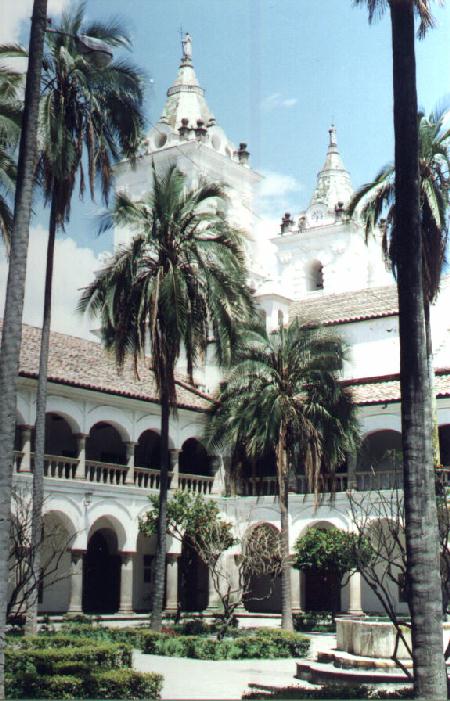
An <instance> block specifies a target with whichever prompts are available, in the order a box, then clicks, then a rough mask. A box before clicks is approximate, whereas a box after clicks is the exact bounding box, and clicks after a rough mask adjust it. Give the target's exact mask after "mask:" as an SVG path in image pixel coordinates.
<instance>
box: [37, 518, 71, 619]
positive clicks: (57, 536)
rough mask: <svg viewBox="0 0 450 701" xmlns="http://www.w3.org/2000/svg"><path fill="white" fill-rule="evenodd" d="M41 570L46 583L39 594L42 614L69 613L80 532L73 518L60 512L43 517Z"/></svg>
mask: <svg viewBox="0 0 450 701" xmlns="http://www.w3.org/2000/svg"><path fill="white" fill-rule="evenodd" d="M43 533H44V536H43V539H42V545H41V553H40V554H41V562H40V564H41V570H42V571H43V573H44V580H43V584H42V587H41V590H40V592H39V599H40V601H39V610H40V611H45V612H47V613H61V612H64V611H67V609H68V607H69V600H70V588H71V580H70V575H71V555H70V550H71V548H72V547H73V544H74V541H75V537H76V532H75V525H74V523H73V522H72V520H71V519H70V517H69V516H68V515H67V514H66V513H64V512H62V511H60V510H56V509H54V510H53V509H50V510H47V511H46V512H45V513H44V514H43Z"/></svg>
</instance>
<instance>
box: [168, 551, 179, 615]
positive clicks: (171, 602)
mask: <svg viewBox="0 0 450 701" xmlns="http://www.w3.org/2000/svg"><path fill="white" fill-rule="evenodd" d="M179 557H180V553H168V554H167V560H166V611H176V610H177V607H178V558H179Z"/></svg>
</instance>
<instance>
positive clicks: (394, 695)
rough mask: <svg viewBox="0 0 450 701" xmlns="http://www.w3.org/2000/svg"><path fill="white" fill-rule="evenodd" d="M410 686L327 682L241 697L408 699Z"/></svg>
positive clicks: (251, 692) (253, 693) (262, 700)
mask: <svg viewBox="0 0 450 701" xmlns="http://www.w3.org/2000/svg"><path fill="white" fill-rule="evenodd" d="M411 694H412V691H411V688H408V687H402V688H400V689H383V688H381V689H377V688H375V687H371V686H366V685H365V684H362V685H357V686H351V687H350V686H346V685H338V684H329V685H328V684H327V685H325V686H321V687H316V688H313V689H311V688H309V689H305V688H303V687H301V686H286V687H278V688H276V687H269V688H268V689H267V690H264V691H259V690H258V691H250V692H247V693H245V694H244V695H243V696H242V698H243V699H260V701H264V699H267V700H268V701H269V699H270V700H272V699H299V700H300V699H302V700H303V699H320V700H321V701H323V700H324V699H344V700H345V701H347V700H348V699H408V698H411Z"/></svg>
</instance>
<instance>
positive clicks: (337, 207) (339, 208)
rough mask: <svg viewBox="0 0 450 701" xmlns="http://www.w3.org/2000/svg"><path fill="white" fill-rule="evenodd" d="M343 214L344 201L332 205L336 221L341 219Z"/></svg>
mask: <svg viewBox="0 0 450 701" xmlns="http://www.w3.org/2000/svg"><path fill="white" fill-rule="evenodd" d="M344 214H345V208H344V203H343V202H338V203H337V204H336V205H335V206H334V217H335V219H336V221H341V219H342V218H343V216H344Z"/></svg>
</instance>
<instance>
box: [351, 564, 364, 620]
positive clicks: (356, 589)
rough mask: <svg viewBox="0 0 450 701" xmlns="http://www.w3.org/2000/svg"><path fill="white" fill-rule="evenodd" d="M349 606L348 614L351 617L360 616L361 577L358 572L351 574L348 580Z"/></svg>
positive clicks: (361, 611) (361, 612)
mask: <svg viewBox="0 0 450 701" xmlns="http://www.w3.org/2000/svg"><path fill="white" fill-rule="evenodd" d="M348 585H349V605H348V613H351V614H352V615H353V616H361V615H362V614H363V610H362V607H361V575H360V573H359V572H353V574H352V575H350V579H349V583H348Z"/></svg>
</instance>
